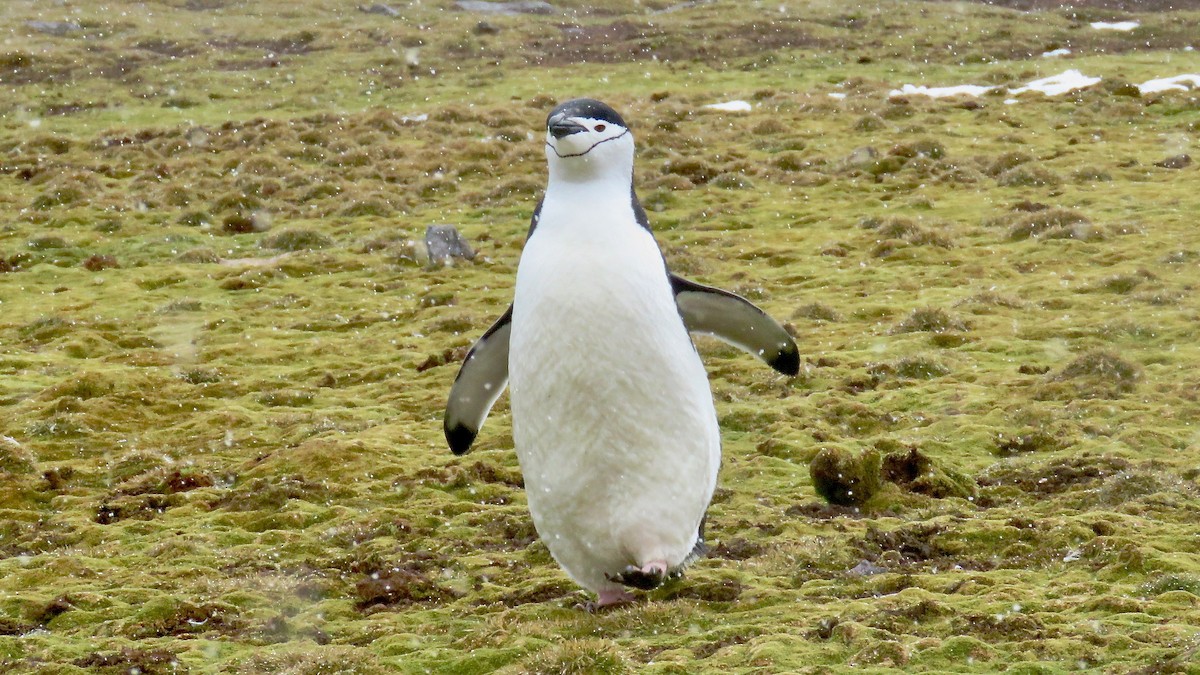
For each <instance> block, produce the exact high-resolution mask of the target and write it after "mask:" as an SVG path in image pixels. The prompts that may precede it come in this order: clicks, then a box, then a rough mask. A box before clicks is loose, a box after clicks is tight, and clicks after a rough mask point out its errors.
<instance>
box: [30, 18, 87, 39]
mask: <svg viewBox="0 0 1200 675" xmlns="http://www.w3.org/2000/svg"><path fill="white" fill-rule="evenodd" d="M25 27H26V28H28V29H30V30H34V31H37V32H39V33H45V34H47V35H58V36H62V35H67V34H70V33H74V32H75V31H80V30H83V26H80V25H79V24H77V23H75V22H74V21H26V22H25Z"/></svg>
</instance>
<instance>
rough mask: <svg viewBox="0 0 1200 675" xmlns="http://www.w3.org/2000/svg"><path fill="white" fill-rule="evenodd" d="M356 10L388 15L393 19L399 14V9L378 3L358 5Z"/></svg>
mask: <svg viewBox="0 0 1200 675" xmlns="http://www.w3.org/2000/svg"><path fill="white" fill-rule="evenodd" d="M358 11H360V12H362V13H363V14H382V15H383V16H388V17H391V18H393V19H395V18H398V17H399V16H400V10H398V9H396V8H394V7H390V6H388V5H384V4H379V3H377V4H374V5H371V6H370V7H364V6H362V5H359V7H358Z"/></svg>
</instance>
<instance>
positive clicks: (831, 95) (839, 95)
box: [829, 91, 846, 101]
mask: <svg viewBox="0 0 1200 675" xmlns="http://www.w3.org/2000/svg"><path fill="white" fill-rule="evenodd" d="M829 98H836V99H837V100H839V101H840V100H842V99H844V98H846V95H845V94H843V93H842V92H840V91H831V92H829Z"/></svg>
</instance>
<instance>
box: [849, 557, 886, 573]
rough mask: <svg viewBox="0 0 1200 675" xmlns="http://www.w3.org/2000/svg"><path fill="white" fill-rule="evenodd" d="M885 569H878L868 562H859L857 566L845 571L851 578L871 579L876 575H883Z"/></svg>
mask: <svg viewBox="0 0 1200 675" xmlns="http://www.w3.org/2000/svg"><path fill="white" fill-rule="evenodd" d="M887 571H888V570H887V568H886V567H880V566H879V565H876V564H875V563H873V562H871V561H870V560H861V561H859V563H858V564H857V565H855V566H854V567H851V568H850V569H849V570H847V571H846V574H849V575H850V576H852V577H873V576H875V575H876V574H885V573H886V572H887Z"/></svg>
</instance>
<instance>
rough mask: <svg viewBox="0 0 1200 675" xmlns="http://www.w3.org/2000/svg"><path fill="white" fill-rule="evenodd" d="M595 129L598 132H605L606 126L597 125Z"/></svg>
mask: <svg viewBox="0 0 1200 675" xmlns="http://www.w3.org/2000/svg"><path fill="white" fill-rule="evenodd" d="M595 128H596V131H604V129H605V126H604V125H603V124H597V125H596V127H595Z"/></svg>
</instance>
